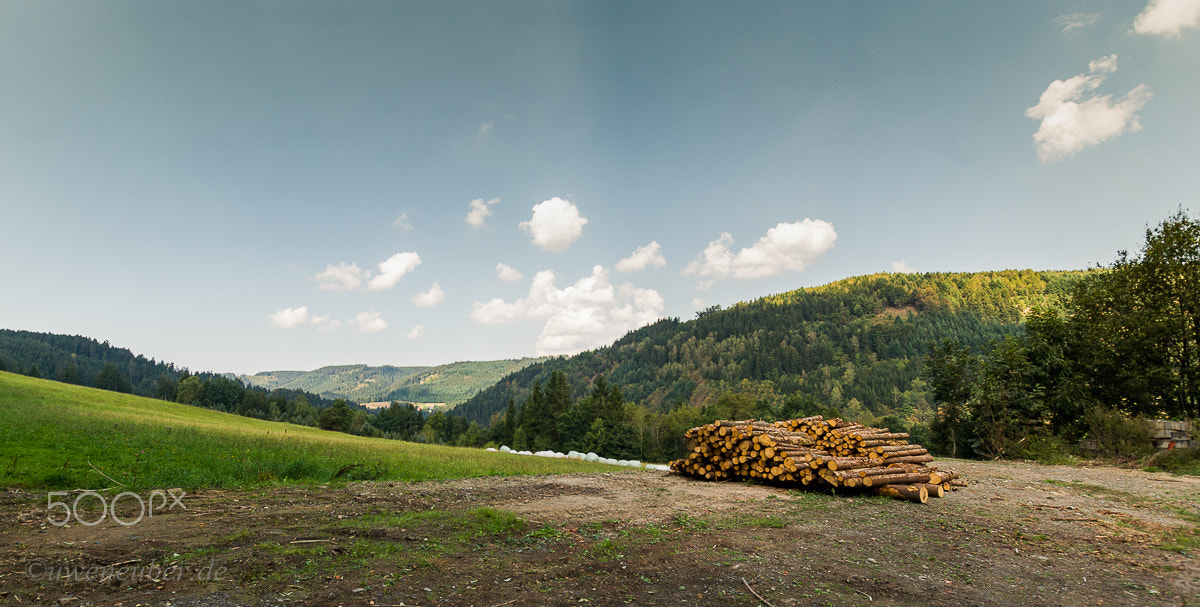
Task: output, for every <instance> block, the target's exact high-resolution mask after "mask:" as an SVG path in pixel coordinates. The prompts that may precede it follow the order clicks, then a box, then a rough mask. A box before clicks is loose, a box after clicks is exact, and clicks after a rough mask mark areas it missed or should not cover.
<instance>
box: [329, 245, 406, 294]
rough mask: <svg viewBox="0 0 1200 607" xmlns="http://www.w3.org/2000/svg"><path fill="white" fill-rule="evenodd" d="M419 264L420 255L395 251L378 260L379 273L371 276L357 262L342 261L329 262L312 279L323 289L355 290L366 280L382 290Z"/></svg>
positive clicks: (374, 287) (377, 289) (373, 287)
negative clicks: (336, 263)
mask: <svg viewBox="0 0 1200 607" xmlns="http://www.w3.org/2000/svg"><path fill="white" fill-rule="evenodd" d="M419 265H421V256H420V255H417V254H416V253H412V252H407V253H396V254H395V255H392V256H391V257H389V258H387V259H385V260H383V261H381V262H379V273H378V274H376V275H374V277H372V274H371V272H369V271H367V270H364V269H362V268H360V267H358V264H353V263H349V264H348V263H346V262H344V261H343V262H342V263H340V264H338V265H336V266H335V265H333V264H330V265H328V266H326V267H325V271H324V272H321V273H319V274H314V275H313V276H312V279H313V280H315V281H317V282H319V283H321V284H320V285H319V286H318V288H319V289H322V290H325V291H355V290H358V289H361V288H362V286H363V283H364V282H366V285H367V288H368V289H370V290H372V291H382V290H384V289H390V288H392V287H394V286H396V283H397V282H400V278H401V277H403V276H404V275H405V274H407V273H409V272H411V271H413V269H415V268H416V267H417V266H419Z"/></svg>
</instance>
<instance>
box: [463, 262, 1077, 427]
mask: <svg viewBox="0 0 1200 607" xmlns="http://www.w3.org/2000/svg"><path fill="white" fill-rule="evenodd" d="M1083 275H1084V273H1083V272H1033V271H1029V270H1025V271H1006V272H986V273H975V274H965V273H964V274H881V275H872V276H862V277H857V278H849V279H846V280H843V281H839V282H837V283H833V284H831V285H826V286H823V287H817V288H812V289H800V290H796V291H791V292H788V293H783V294H779V295H774V296H770V297H765V298H763V299H759V300H756V301H753V302H747V303H739V304H737V305H734V306H732V307H730V308H728V309H719V308H710V309H709V310H707V311H705V312H701V313H700V314H699V315H698V317H697V318H696V319H694V320H691V321H688V322H681V321H680V320H679V319H677V318H676V319H665V320H661V321H659V322H657V323H655V324H652V325H649V326H646V327H643V328H641V329H638V330H636V331H633V332H631V333H629V334H627V335H626V336H624V337H623V338H621V339H620V340H618V341H617V342H615V343H614V344H613V345H612V346H609V347H606V348H600V349H597V350H592V351H589V352H584V353H582V354H579V355H577V356H574V357H570V358H558V359H553V360H550V361H547V362H544V363H542V364H539V365H532V366H530V367H528V368H526V369H524V370H522V371H520V372H518V373H514V374H512V375H510V376H508V377H506V378H504V379H503V380H501V381H500V382H499V383H497V384H496V385H495V386H493V387H492V388H489V389H488V390H485V391H484V392H482V393H481V394H479V395H478V396H476V397H475V398H473V399H471V400H469V401H467V402H466V403H464V404H463V405H460V406H459V407H458V408H456V409H455V412H456V413H459V414H461V415H463V416H465V417H467V418H468V419H473V420H477V421H488V420H490V419H491V418H492V416H493V415H495V414H496V413H497V412H499V411H502V410H503V409H504V408H505V406H506V405H507V402H508V400H509V399H510V398H512V399H515V400H516V401H517V402H523V401H524V400H525V399H526V398H528V396H529V395H530V393H531V391H532V389H533V386H534V385H535V384H541V385H546V384H547V383H548V382H549V379H550V376H551V374H553V373H554V372H556V371H557V372H562V373H564V374H565V376H566V378H567V381H568V383H569V384H570V385H571V386H572V391H571V397H572V398H582V397H584V396H586V395H587V394H588V393H589V391H590V386H591V383H592V381H593V380H594V379H595V378H596V377H597V376H600V375H604V376H605V377H606V378H607V380H608V383H609V384H611V385H614V386H619V387H620V388H621V390H622V392H623V394H624V397H625V399H626V400H627V401H630V402H635V403H638V404H639V405H641V406H643V407H645V408H646V409H647V411H650V412H654V413H665V412H668V411H670V410H671V409H673V408H675V407H678V406H679V405H681V404H686V405H692V406H703V405H706V404H711V403H714V402H716V401H717V400H718V399H719V398H720V397H721V396H722V395H723V394H724V393H726V392H730V391H733V392H742V393H746V392H749V393H754V394H756V395H761V396H762V397H763V398H766V399H768V400H769V401H771V402H772V404H773V405H774V406H778V405H780V404H782V402H783V401H785V400H787V399H789V398H792V399H795V398H800V399H805V400H817V401H819V402H821V403H823V404H825V405H828V406H831V407H833V408H837V409H846V410H850V411H854V412H856V413H858V414H859V415H862V414H866V413H871V414H876V415H880V414H890V413H895V412H897V411H903V412H905V414H906V415H911V414H913V413H915V412H916V410H917V409H919V408H920V407H922V406H927V405H928V404H927V403H926V404H925V405H922V403H921V401H922V399H924V398H925V397H926V395H927V390H926V387H925V385H924V383H923V381H922V380H921V379H920V372H921V367H922V360H923V358H924V357H925V355H926V354H927V353H928V352H929V348H930V346H931V345H932V344H934V343H937V342H940V341H941V340H942V339H944V338H947V337H949V338H953V339H955V340H957V341H959V342H960V343H963V344H966V345H968V346H969V347H972V348H974V349H976V350H981V349H983V348H984V347H985V346H987V344H989V343H991V342H992V341H994V340H998V339H1002V338H1004V337H1006V336H1009V335H1015V334H1017V333H1019V332H1020V331H1021V330H1022V328H1021V319H1022V315H1023V314H1025V313H1028V311H1029V310H1031V309H1033V308H1034V307H1040V308H1049V309H1057V308H1059V307H1060V306H1061V305H1062V303H1061V302H1062V301H1063V299H1064V297H1065V296H1066V294H1067V293H1069V291H1070V289H1071V288H1072V286H1073V285H1074V284H1075V283H1076V282H1077V281H1078V280H1079V279H1080V278H1081V277H1082V276H1083Z"/></svg>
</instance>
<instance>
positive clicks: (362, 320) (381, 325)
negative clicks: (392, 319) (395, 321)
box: [347, 310, 387, 333]
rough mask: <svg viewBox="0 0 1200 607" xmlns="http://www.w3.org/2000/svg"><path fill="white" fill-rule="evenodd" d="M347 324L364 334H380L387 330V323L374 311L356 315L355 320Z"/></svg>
mask: <svg viewBox="0 0 1200 607" xmlns="http://www.w3.org/2000/svg"><path fill="white" fill-rule="evenodd" d="M347 324H349V325H350V326H352V327H354V328H355V329H357V330H359V331H362V332H363V333H378V332H380V331H382V330H384V329H386V328H387V321H385V320H384V319H383V318H382V317H381V316H380V315H379V312H376V311H374V310H371V311H370V312H359V313H358V314H355V315H354V320H352V321H350V322H349V323H347Z"/></svg>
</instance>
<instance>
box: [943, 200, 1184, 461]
mask: <svg viewBox="0 0 1200 607" xmlns="http://www.w3.org/2000/svg"><path fill="white" fill-rule="evenodd" d="M1024 328H1025V330H1024V331H1023V332H1021V333H1020V334H1017V335H1011V336H1008V337H1006V338H1004V339H1003V340H999V341H996V342H994V343H992V344H990V345H989V346H988V347H986V348H983V349H978V348H972V347H970V346H969V345H967V344H964V343H962V342H960V341H958V340H954V339H944V340H942V341H941V342H940V343H938V344H937V345H936V346H935V347H934V348H932V350H931V352H930V354H929V357H928V360H927V361H926V363H925V370H924V373H923V377H924V378H925V379H926V380H927V381H928V383H929V386H930V389H931V390H932V393H933V397H934V400H935V402H936V404H937V414H936V419H935V420H934V422H933V423H932V424H931V428H930V429H931V440H932V441H933V446H934V447H936V448H938V449H939V450H940V451H942V452H944V453H949V454H955V455H959V456H982V457H1029V456H1036V455H1037V454H1038V453H1039V452H1044V451H1047V450H1060V451H1061V450H1065V449H1067V448H1068V447H1069V445H1070V444H1072V443H1074V442H1075V441H1077V440H1079V439H1081V438H1087V439H1090V440H1091V441H1092V444H1093V445H1094V448H1095V449H1097V450H1098V451H1100V452H1102V453H1106V454H1110V455H1116V454H1122V453H1123V454H1127V455H1138V454H1141V453H1139V452H1145V451H1147V450H1149V448H1150V441H1149V440H1148V439H1147V437H1146V434H1145V428H1144V425H1143V424H1141V423H1140V422H1138V421H1137V419H1136V418H1163V419H1189V418H1190V419H1195V418H1197V417H1200V221H1198V220H1197V219H1193V218H1191V217H1189V216H1188V215H1187V214H1186V213H1185V212H1184V211H1183V210H1179V211H1177V212H1176V213H1175V214H1173V215H1172V216H1170V217H1168V218H1167V219H1166V220H1164V221H1162V222H1161V223H1159V224H1158V225H1157V226H1155V227H1153V228H1149V229H1147V230H1146V234H1145V242H1144V244H1143V245H1142V248H1141V250H1140V251H1139V252H1137V253H1135V254H1130V253H1129V252H1127V251H1120V252H1118V254H1117V259H1116V260H1115V261H1114V262H1113V263H1112V264H1111V265H1109V266H1107V267H1102V268H1098V269H1097V271H1094V272H1091V273H1089V274H1088V275H1087V276H1086V277H1084V278H1083V279H1082V280H1080V281H1078V282H1077V283H1076V284H1075V285H1074V286H1073V288H1072V290H1071V291H1070V295H1069V297H1068V298H1066V300H1065V305H1064V306H1063V307H1062V309H1037V310H1034V311H1032V313H1031V314H1030V315H1029V316H1028V318H1027V319H1026V322H1025V324H1024Z"/></svg>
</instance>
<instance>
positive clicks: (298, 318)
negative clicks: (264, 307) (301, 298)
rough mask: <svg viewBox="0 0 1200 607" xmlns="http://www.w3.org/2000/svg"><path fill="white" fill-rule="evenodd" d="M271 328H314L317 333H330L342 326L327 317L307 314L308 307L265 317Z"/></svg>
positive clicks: (277, 312) (285, 309) (281, 311)
mask: <svg viewBox="0 0 1200 607" xmlns="http://www.w3.org/2000/svg"><path fill="white" fill-rule="evenodd" d="M267 320H268V321H269V322H270V323H271V326H273V327H279V328H280V329H295V328H297V327H316V328H317V330H318V331H332V330H333V329H335V328H337V327H338V325H340V324H342V323H341V322H339V321H336V320H330V319H329V317H328V316H317V315H315V314H309V312H308V306H300V307H299V308H284V309H282V310H279V311H276V312H275V313H274V314H271V315H269V316H268V317H267Z"/></svg>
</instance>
